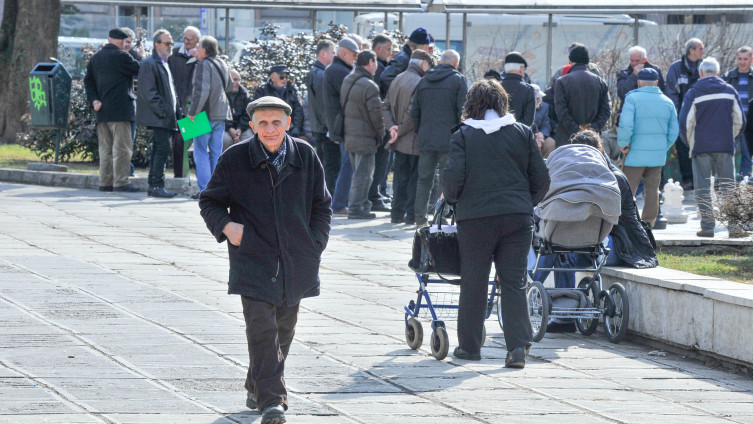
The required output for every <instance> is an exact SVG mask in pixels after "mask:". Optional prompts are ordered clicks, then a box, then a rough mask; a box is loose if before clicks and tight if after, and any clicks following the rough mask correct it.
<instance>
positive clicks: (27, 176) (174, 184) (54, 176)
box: [0, 168, 198, 195]
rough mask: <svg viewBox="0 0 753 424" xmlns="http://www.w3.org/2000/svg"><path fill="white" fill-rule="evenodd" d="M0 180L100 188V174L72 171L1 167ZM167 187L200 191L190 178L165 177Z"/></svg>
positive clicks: (134, 180) (139, 182)
mask: <svg viewBox="0 0 753 424" xmlns="http://www.w3.org/2000/svg"><path fill="white" fill-rule="evenodd" d="M0 181H5V182H9V183H21V184H35V185H45V186H54V187H72V188H88V189H92V190H97V189H98V188H99V175H95V174H76V173H72V172H47V171H30V170H26V169H9V168H0ZM128 181H129V182H130V183H131V184H133V185H136V186H138V187H139V188H141V190H142V191H146V190H147V188H149V183H148V181H147V179H146V178H144V177H131V178H129V180H128ZM165 188H166V189H168V190H170V191H174V192H176V193H181V194H188V195H190V194H193V193H196V192H197V191H198V187H197V186H196V183H195V182H193V183H192V184H189V181H188V178H165Z"/></svg>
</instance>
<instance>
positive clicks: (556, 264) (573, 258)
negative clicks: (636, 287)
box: [528, 236, 625, 289]
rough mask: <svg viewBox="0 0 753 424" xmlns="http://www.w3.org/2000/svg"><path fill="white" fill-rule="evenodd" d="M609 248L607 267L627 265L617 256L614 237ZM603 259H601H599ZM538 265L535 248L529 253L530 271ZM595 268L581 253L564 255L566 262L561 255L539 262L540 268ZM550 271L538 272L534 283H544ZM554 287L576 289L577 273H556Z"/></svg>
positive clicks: (549, 256) (608, 243)
mask: <svg viewBox="0 0 753 424" xmlns="http://www.w3.org/2000/svg"><path fill="white" fill-rule="evenodd" d="M607 247H608V248H609V256H607V262H606V263H605V265H607V266H622V265H624V264H625V263H624V262H623V261H622V260H621V259H620V258H619V257H618V256H617V253H616V252H615V249H614V244H613V243H612V236H608V237H607ZM599 259H601V258H599ZM534 265H536V254H535V253H533V248H531V250H530V251H529V252H528V269H529V271H530V270H532V269H533V267H534ZM592 266H593V263H591V260H590V259H589V258H588V256H587V255H584V254H581V253H566V254H565V255H564V261H563V260H562V259H561V258H560V255H557V254H555V255H544V256H542V257H541V260H540V261H539V268H590V267H592ZM549 272H550V271H536V274H534V275H533V277H531V278H532V279H533V280H534V281H540V282H542V283H543V282H544V280H546V278H547V277H548V276H549ZM554 287H556V288H558V289H561V288H571V289H572V288H575V273H574V272H562V271H554Z"/></svg>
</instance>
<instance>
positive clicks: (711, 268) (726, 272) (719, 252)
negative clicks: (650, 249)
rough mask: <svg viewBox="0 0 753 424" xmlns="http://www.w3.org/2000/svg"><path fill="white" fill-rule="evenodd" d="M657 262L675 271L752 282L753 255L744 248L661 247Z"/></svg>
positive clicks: (746, 282) (739, 281)
mask: <svg viewBox="0 0 753 424" xmlns="http://www.w3.org/2000/svg"><path fill="white" fill-rule="evenodd" d="M656 255H657V257H658V258H659V265H660V266H663V267H665V268H670V269H676V270H678V271H686V272H691V273H693V274H698V275H705V276H707V277H716V278H722V279H724V280H730V281H735V282H738V283H745V284H753V255H751V253H750V251H749V249H747V248H724V249H698V248H676V247H673V248H672V249H666V248H662V249H660V250H659V251H658V252H657V254H656Z"/></svg>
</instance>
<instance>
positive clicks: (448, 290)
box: [404, 201, 502, 360]
mask: <svg viewBox="0 0 753 424" xmlns="http://www.w3.org/2000/svg"><path fill="white" fill-rule="evenodd" d="M445 208H448V209H449V211H448V213H447V214H445V213H444V211H445ZM446 218H451V222H450V224H447V223H446V221H445V219H446ZM454 220H455V218H454V211H453V210H452V208H451V207H450V206H448V205H446V204H445V202H444V201H440V202H439V203H437V206H436V208H435V213H434V217H433V219H432V220H431V223H430V225H429V226H427V227H423V228H419V229H418V230H417V231H416V234H415V236H414V239H413V256H412V258H411V260H410V262H409V263H408V266H409V267H410V268H411V270H413V271H414V272H415V273H416V278H417V279H418V290H417V291H416V294H417V298H416V300H411V301H410V302H409V303H408V304H407V305H405V307H404V309H405V341H406V343H407V344H408V347H410V348H411V349H413V350H417V349H419V348H420V347H421V345H422V344H423V339H424V331H423V326H422V325H421V321H419V318H429V317H430V318H431V329H432V331H431V354H432V356H434V358H436V359H438V360H442V359H444V358H445V357H446V356H447V353H448V352H449V349H450V337H449V334H448V333H447V329H446V328H445V323H444V320H443V319H456V318H457V313H458V302H459V296H460V290H459V287H458V285H459V284H460V262H459V260H460V256H459V253H458V246H457V238H456V234H457V233H456V227H455V225H454ZM432 275H436V276H437V278H431V276H432ZM435 286H436V290H435V289H434V287H435ZM489 286H490V287H491V289H490V292H489V297H488V299H487V307H486V317H487V318H489V316H490V315H491V313H492V310H493V309H494V304H495V299H498V298H499V287H498V286H497V282H496V281H495V280H491V281H489ZM498 315H499V316H500V317H501V316H502V315H501V313H499V314H498ZM501 323H502V322H501V321H500V325H501ZM481 340H482V344H483V341H484V340H486V329H484V330H483V336H482V339H481Z"/></svg>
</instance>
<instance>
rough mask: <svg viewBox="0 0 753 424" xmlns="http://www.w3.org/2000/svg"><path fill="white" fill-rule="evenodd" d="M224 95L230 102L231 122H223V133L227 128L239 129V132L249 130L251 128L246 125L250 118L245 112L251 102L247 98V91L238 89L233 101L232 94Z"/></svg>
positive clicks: (241, 87)
mask: <svg viewBox="0 0 753 424" xmlns="http://www.w3.org/2000/svg"><path fill="white" fill-rule="evenodd" d="M225 94H226V95H227V99H228V100H230V113H232V114H233V120H232V121H226V122H225V131H227V129H228V128H234V129H236V130H237V129H240V130H241V132H243V131H246V130H250V129H251V127H250V126H249V125H248V123H249V121H251V117H250V116H248V112H247V111H246V107H247V106H248V104H249V103H250V102H251V100H249V98H248V91H247V90H246V89H245V88H243V86H240V87H238V93H236V94H235V99H233V95H234V94H233V93H230V92H228V93H225Z"/></svg>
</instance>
